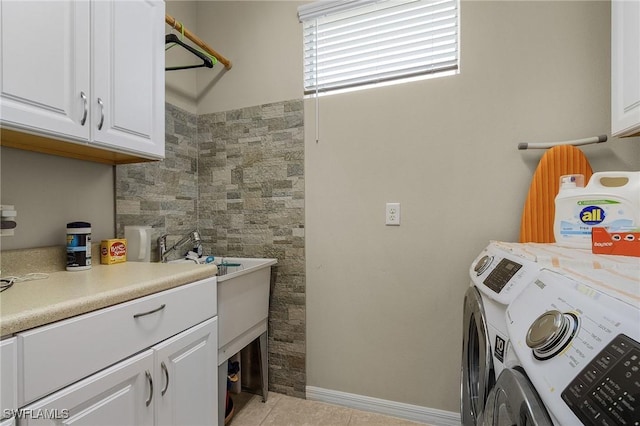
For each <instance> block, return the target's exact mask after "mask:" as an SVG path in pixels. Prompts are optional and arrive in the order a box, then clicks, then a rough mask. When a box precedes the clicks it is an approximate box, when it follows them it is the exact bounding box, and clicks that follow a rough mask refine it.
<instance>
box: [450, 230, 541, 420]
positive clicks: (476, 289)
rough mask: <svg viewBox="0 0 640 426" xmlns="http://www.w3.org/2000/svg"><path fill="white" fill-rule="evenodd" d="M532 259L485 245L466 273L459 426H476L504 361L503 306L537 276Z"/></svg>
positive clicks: (494, 244) (496, 245)
mask: <svg viewBox="0 0 640 426" xmlns="http://www.w3.org/2000/svg"><path fill="white" fill-rule="evenodd" d="M539 270H540V266H539V265H538V264H537V263H536V262H535V257H533V256H531V255H530V254H528V253H526V252H524V251H521V250H519V249H518V248H517V247H510V246H506V245H504V244H502V243H499V242H491V243H490V244H489V245H488V246H487V247H486V248H485V249H484V250H483V251H482V252H481V253H480V254H479V255H478V256H477V258H476V259H475V261H474V262H473V263H472V265H471V267H470V269H469V275H470V278H471V285H470V287H469V289H468V290H467V292H466V294H465V299H464V305H463V312H464V313H463V316H464V318H463V340H462V362H461V385H460V394H461V397H460V414H461V421H462V424H463V425H464V426H472V425H473V426H476V425H479V424H481V422H482V412H483V411H484V408H485V402H486V400H487V397H488V395H489V392H490V391H491V389H492V388H493V386H494V384H495V382H496V377H497V376H498V375H499V374H500V372H501V371H502V370H503V369H504V363H505V360H506V359H507V358H508V356H509V355H508V353H509V352H508V351H509V349H508V348H509V339H508V335H507V329H506V321H505V311H506V307H507V305H508V304H509V303H510V302H511V301H512V300H513V299H514V298H515V297H516V295H517V294H519V292H521V291H522V290H523V289H524V288H525V287H526V285H527V284H528V283H529V282H531V281H532V280H533V279H535V277H536V276H537V274H538V272H539Z"/></svg>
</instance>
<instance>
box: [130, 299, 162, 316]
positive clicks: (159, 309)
mask: <svg viewBox="0 0 640 426" xmlns="http://www.w3.org/2000/svg"><path fill="white" fill-rule="evenodd" d="M165 306H166V305H165V304H164V303H163V304H162V305H160V307H158V308H155V309H153V310H151V311H149V312H143V313H141V314H135V315H134V316H133V317H134V318H140V317H143V316H145V315H151V314H155V313H156V312H158V311H161V310H163V309H164V307H165Z"/></svg>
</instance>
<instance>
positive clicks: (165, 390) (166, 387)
mask: <svg viewBox="0 0 640 426" xmlns="http://www.w3.org/2000/svg"><path fill="white" fill-rule="evenodd" d="M160 368H161V369H162V371H164V377H166V379H167V381H166V385H164V389H162V391H161V392H160V395H161V396H164V394H165V393H167V389H169V370H168V369H167V364H165V363H164V361H162V362H161V363H160Z"/></svg>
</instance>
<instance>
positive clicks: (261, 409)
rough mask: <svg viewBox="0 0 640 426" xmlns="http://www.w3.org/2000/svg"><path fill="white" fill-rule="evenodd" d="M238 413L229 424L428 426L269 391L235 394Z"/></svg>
mask: <svg viewBox="0 0 640 426" xmlns="http://www.w3.org/2000/svg"><path fill="white" fill-rule="evenodd" d="M231 397H232V399H233V402H234V406H235V407H236V411H235V414H234V416H233V418H232V419H231V421H230V422H229V423H228V424H227V426H418V425H421V426H424V424H422V423H415V422H411V421H408V420H404V419H398V418H395V417H389V416H385V415H382V414H374V413H368V412H366V411H359V410H354V409H351V408H345V407H340V406H337V405H331V404H326V403H323V402H318V401H307V400H304V399H300V398H294V397H290V396H286V395H282V394H278V393H274V392H269V397H268V399H267V402H266V403H263V402H262V397H261V396H258V395H252V394H249V393H244V392H243V393H240V394H237V395H235V394H232V395H231Z"/></svg>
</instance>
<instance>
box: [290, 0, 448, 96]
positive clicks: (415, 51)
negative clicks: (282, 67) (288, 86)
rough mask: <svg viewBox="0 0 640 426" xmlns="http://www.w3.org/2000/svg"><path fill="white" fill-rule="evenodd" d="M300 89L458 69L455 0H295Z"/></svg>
mask: <svg viewBox="0 0 640 426" xmlns="http://www.w3.org/2000/svg"><path fill="white" fill-rule="evenodd" d="M298 17H299V18H300V22H302V23H303V27H304V28H303V32H304V90H305V94H312V93H316V92H327V91H331V90H338V89H345V88H351V87H356V86H363V85H369V84H374V83H380V82H387V81H392V80H398V79H404V78H411V77H417V76H423V75H426V74H433V73H438V72H445V71H453V70H457V69H458V0H379V1H372V0H347V1H318V2H314V3H310V4H306V5H303V6H300V8H298Z"/></svg>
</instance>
